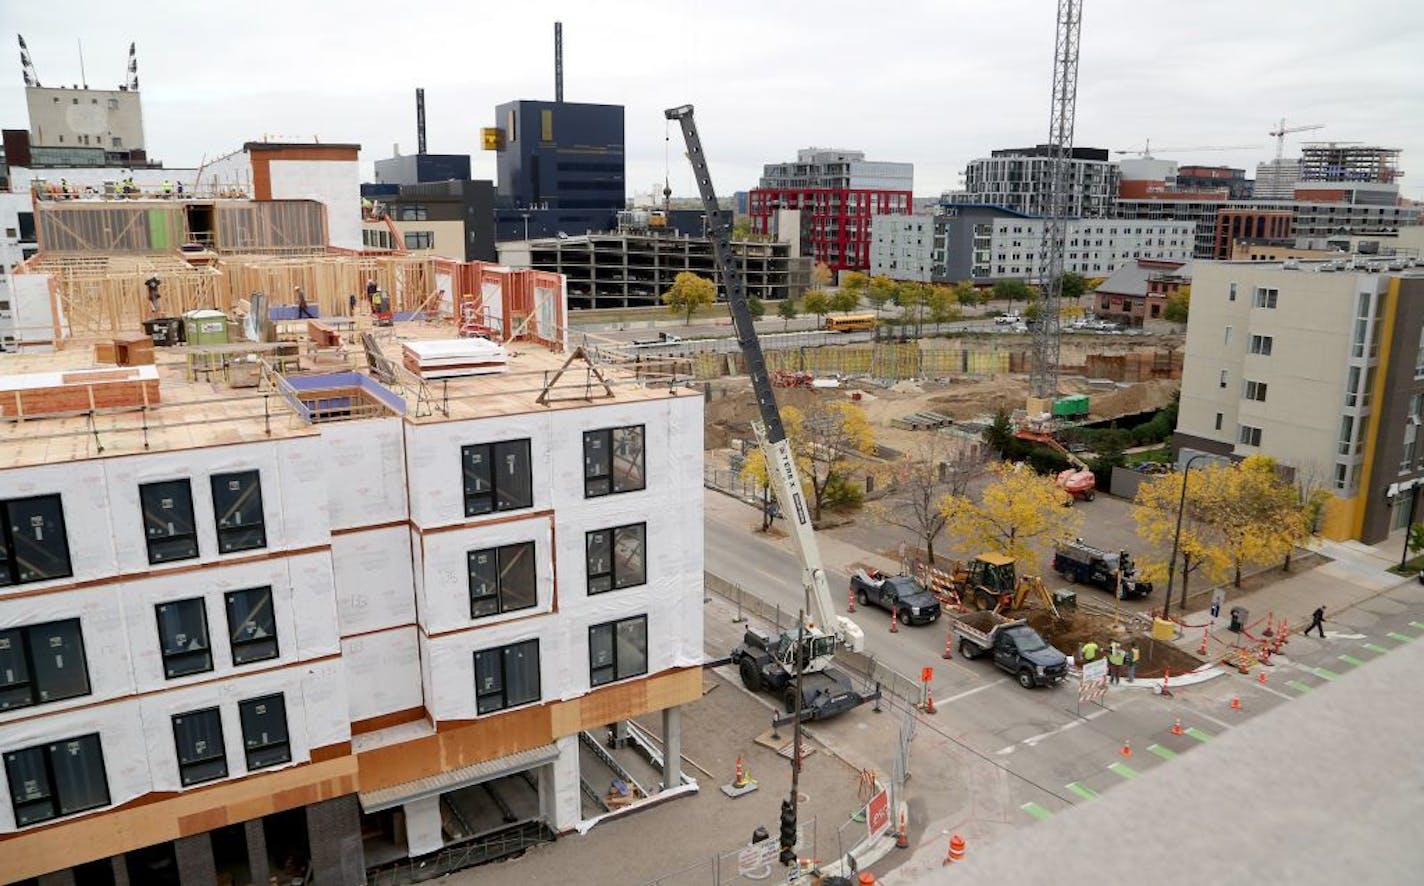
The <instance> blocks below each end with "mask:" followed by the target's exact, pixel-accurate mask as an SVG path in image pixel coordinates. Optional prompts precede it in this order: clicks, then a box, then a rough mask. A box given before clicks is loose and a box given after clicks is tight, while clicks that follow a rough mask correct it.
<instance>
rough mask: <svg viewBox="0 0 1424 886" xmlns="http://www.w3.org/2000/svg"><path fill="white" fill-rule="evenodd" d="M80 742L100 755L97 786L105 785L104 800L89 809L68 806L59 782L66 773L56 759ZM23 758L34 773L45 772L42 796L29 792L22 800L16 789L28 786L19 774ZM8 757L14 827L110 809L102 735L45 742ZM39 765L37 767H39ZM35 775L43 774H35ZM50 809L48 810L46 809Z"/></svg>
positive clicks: (110, 799)
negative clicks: (62, 774) (20, 761)
mask: <svg viewBox="0 0 1424 886" xmlns="http://www.w3.org/2000/svg"><path fill="white" fill-rule="evenodd" d="M81 742H84V743H86V744H87V745H88V746H89V747H92V748H93V749H94V750H95V751H96V752H97V754H98V773H97V775H98V782H99V783H101V784H102V785H103V788H104V799H103V800H102V801H100V802H92V803H88V804H87V805H78V806H69V807H67V806H66V805H65V798H64V794H65V788H64V785H63V784H62V783H61V782H60V778H59V775H60V773H61V772H62V771H63V770H61V769H60V767H58V766H57V765H56V762H55V757H56V755H57V754H59V753H62V752H63V751H71V750H72V748H73V746H74V745H77V744H79V743H81ZM21 755H27V756H29V757H30V768H31V770H35V769H42V770H43V775H44V781H45V785H44V788H43V790H42V791H41V792H39V793H36V794H35V795H34V796H30V794H32V793H34V792H32V791H28V790H27V791H26V793H25V795H24V796H23V797H22V796H21V795H20V794H19V793H18V791H17V787H18V786H19V785H22V784H26V782H25V780H24V779H23V777H22V776H21V775H20V773H19V772H18V769H19V766H18V763H19V759H18V758H20V757H21ZM4 757H5V780H6V783H7V784H8V785H9V789H10V808H11V809H12V810H13V811H14V813H15V826H16V827H17V828H26V827H30V826H31V825H37V824H41V823H43V822H47V821H53V820H55V819H57V818H66V817H68V816H71V815H78V814H79V813H81V812H88V811H90V810H91V809H101V808H103V807H105V806H108V805H110V803H111V802H112V794H111V793H110V792H109V770H108V767H107V766H105V764H104V743H103V741H101V740H100V738H99V733H97V732H90V733H87V734H85V735H76V736H73V737H71V738H62V739H60V740H58V741H51V742H44V743H42V744H37V745H31V746H30V747H27V748H16V749H15V750H11V751H6V752H5V754H4ZM36 764H38V765H36ZM35 774H40V773H38V772H36V773H35ZM45 807H47V809H45ZM30 810H35V811H41V814H40V815H37V816H34V815H32V814H31V812H30Z"/></svg>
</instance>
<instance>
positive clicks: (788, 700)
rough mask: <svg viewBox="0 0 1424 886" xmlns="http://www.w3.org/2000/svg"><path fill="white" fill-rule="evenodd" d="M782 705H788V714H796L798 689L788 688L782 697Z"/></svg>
mask: <svg viewBox="0 0 1424 886" xmlns="http://www.w3.org/2000/svg"><path fill="white" fill-rule="evenodd" d="M781 703H782V704H784V705H786V713H788V714H794V713H796V687H795V686H788V687H787V688H786V692H784V693H783V694H782V696H781Z"/></svg>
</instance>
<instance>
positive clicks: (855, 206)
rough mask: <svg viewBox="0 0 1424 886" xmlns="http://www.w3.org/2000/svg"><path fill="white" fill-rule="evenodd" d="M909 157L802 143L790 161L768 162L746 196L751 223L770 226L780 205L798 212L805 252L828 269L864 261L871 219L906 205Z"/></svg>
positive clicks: (857, 266)
mask: <svg viewBox="0 0 1424 886" xmlns="http://www.w3.org/2000/svg"><path fill="white" fill-rule="evenodd" d="M914 175H915V167H914V164H912V163H890V162H885V161H878V160H866V159H865V153H864V152H862V151H841V150H834V149H825V148H803V149H801V150H799V151H797V152H796V160H795V162H792V163H769V164H767V165H766V166H765V167H764V169H763V173H762V177H761V180H760V182H759V184H758V186H757V187H756V188H754V189H752V191H751V193H750V194H748V195H747V197H748V208H747V213H748V215H749V216H750V217H751V222H752V229H753V230H754V231H756V232H757V233H759V234H763V235H767V236H782V234H781V232H780V231H778V230H776V229H775V219H776V217H777V213H778V212H780V211H781V210H797V211H799V212H800V213H801V216H800V218H799V225H798V232H797V234H798V236H799V237H800V238H801V239H802V241H803V242H804V243H806V244H807V246H808V248H809V250H810V255H811V257H812V258H813V259H814V260H815V261H816V262H817V263H824V264H825V265H827V266H828V267H829V268H830V269H831V270H832V271H864V270H867V269H869V267H870V241H871V229H870V226H871V220H872V219H873V218H874V217H875V216H877V215H892V214H904V213H908V212H909V211H910V203H911V199H912V197H913V193H912V192H913V190H914Z"/></svg>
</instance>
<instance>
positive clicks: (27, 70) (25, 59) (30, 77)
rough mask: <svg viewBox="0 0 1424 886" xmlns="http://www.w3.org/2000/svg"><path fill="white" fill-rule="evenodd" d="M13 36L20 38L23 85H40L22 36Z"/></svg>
mask: <svg viewBox="0 0 1424 886" xmlns="http://www.w3.org/2000/svg"><path fill="white" fill-rule="evenodd" d="M15 36H17V37H19V38H20V71H21V72H22V73H23V74H24V75H25V85H26V86H39V85H41V84H40V78H39V75H38V74H36V73H35V65H34V62H31V61H30V48H29V47H28V46H26V45H25V37H24V35H23V34H16V35H15Z"/></svg>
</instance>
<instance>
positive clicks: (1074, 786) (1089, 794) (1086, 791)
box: [1065, 781, 1098, 800]
mask: <svg viewBox="0 0 1424 886" xmlns="http://www.w3.org/2000/svg"><path fill="white" fill-rule="evenodd" d="M1065 787H1067V788H1068V790H1070V791H1072V792H1073V793H1075V794H1077V795H1078V796H1080V797H1082V798H1083V799H1084V800H1096V799H1097V798H1098V792H1097V791H1095V790H1093V789H1092V788H1090V787H1088V786H1087V785H1084V784H1079V783H1078V782H1076V781H1075V782H1072V783H1071V784H1068V785H1065Z"/></svg>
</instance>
